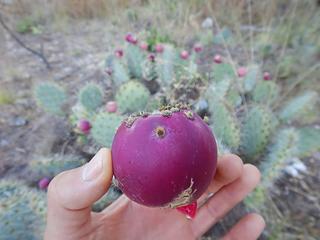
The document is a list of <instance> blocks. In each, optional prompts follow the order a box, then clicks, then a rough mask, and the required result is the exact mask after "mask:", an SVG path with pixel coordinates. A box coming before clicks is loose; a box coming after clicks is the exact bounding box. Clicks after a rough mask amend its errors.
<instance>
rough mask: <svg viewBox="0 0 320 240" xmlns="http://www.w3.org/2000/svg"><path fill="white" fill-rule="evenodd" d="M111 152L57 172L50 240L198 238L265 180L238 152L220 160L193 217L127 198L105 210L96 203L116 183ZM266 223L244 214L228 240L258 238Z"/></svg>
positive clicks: (53, 184)
mask: <svg viewBox="0 0 320 240" xmlns="http://www.w3.org/2000/svg"><path fill="white" fill-rule="evenodd" d="M112 175H113V173H112V161H111V152H110V150H108V149H105V148H104V149H101V150H100V151H99V152H98V153H97V154H96V156H95V157H94V158H93V159H92V160H91V161H90V162H89V163H88V164H85V165H84V166H82V167H79V168H76V169H72V170H69V171H66V172H63V173H61V174H59V175H58V176H56V177H55V178H54V179H53V180H52V181H51V183H50V185H49V188H48V213H47V226H46V231H45V240H57V239H64V240H84V239H90V240H91V239H94V240H106V239H113V240H114V239H121V240H125V239H152V240H157V239H159V240H160V239H165V240H167V239H168V240H171V239H185V240H189V239H190V240H191V239H197V238H200V237H201V235H203V234H204V233H205V232H206V231H207V230H208V229H209V228H210V227H211V226H213V225H214V224H215V223H216V222H217V221H219V220H220V219H221V218H222V217H223V216H224V215H226V214H227V213H228V212H229V211H230V210H231V209H232V208H233V207H234V206H235V205H236V204H238V203H239V202H240V201H241V200H243V199H244V198H245V196H246V195H247V194H248V193H250V192H251V191H252V190H253V189H254V188H255V186H256V185H257V184H258V183H259V179H260V173H259V171H258V170H257V168H256V167H254V166H253V165H250V164H243V163H242V160H241V159H240V158H239V157H238V156H236V155H231V154H228V155H224V156H222V157H220V158H219V160H218V167H217V172H216V175H215V176H214V179H213V180H212V182H211V184H210V186H209V188H208V190H207V192H206V193H205V194H204V195H203V196H202V197H201V198H200V199H199V202H202V201H204V200H205V199H206V198H207V196H208V195H209V194H210V195H211V193H213V194H214V195H213V196H212V197H211V198H210V199H209V200H208V201H207V202H206V203H205V204H204V205H203V206H201V207H200V208H199V209H198V212H197V215H196V217H195V218H194V219H193V220H189V219H187V218H186V217H185V216H184V215H183V214H181V213H179V212H178V211H177V210H175V209H161V208H149V207H144V206H141V205H139V204H137V203H135V202H133V201H131V200H129V199H128V198H127V197H126V196H124V195H123V196H121V197H120V198H119V199H118V200H117V201H115V202H114V203H113V204H111V205H110V206H109V207H107V208H106V209H105V210H103V211H102V212H100V213H93V212H91V205H92V204H93V203H94V202H95V201H97V200H98V199H99V198H100V197H101V196H102V195H103V194H105V193H106V191H107V190H108V188H109V186H110V184H111V181H112ZM264 227H265V223H264V220H263V218H262V217H261V216H259V215H257V214H249V215H247V216H245V217H243V218H242V219H241V220H240V221H239V222H238V223H237V224H236V225H235V226H234V227H233V228H232V229H231V231H230V232H229V233H228V234H227V235H226V236H225V237H224V238H223V239H241V240H243V239H246V240H253V239H257V238H258V236H259V235H260V234H261V232H262V231H263V228H264Z"/></svg>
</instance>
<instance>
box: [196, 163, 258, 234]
mask: <svg viewBox="0 0 320 240" xmlns="http://www.w3.org/2000/svg"><path fill="white" fill-rule="evenodd" d="M259 181H260V172H259V170H258V169H257V168H256V167H255V166H253V165H251V164H245V165H244V167H243V172H242V175H241V177H240V178H239V179H238V180H236V181H234V182H232V183H230V184H229V185H226V186H224V187H222V188H221V189H220V190H219V191H218V192H217V193H216V194H215V195H214V196H213V197H212V198H211V199H210V200H209V201H208V202H207V203H206V204H205V205H204V206H203V207H201V208H200V209H199V212H198V215H197V216H196V218H195V220H194V221H193V222H192V227H193V230H194V232H195V234H196V236H201V235H202V234H204V233H205V232H206V231H207V230H208V229H209V228H210V227H211V226H212V225H213V224H215V223H216V222H217V221H218V220H219V219H220V218H221V217H223V216H224V215H225V214H226V213H227V212H228V211H230V210H231V209H232V208H233V207H234V206H235V205H237V204H238V203H239V202H240V201H241V200H243V199H244V198H245V197H246V196H247V195H248V194H249V193H250V192H251V191H252V190H253V189H254V188H255V187H256V185H257V184H258V183H259Z"/></svg>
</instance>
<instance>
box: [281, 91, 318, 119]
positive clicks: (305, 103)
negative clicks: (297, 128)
mask: <svg viewBox="0 0 320 240" xmlns="http://www.w3.org/2000/svg"><path fill="white" fill-rule="evenodd" d="M318 99H319V95H318V93H316V92H313V91H308V92H305V93H303V94H301V95H299V96H297V97H295V98H293V99H291V100H289V101H288V102H287V104H286V105H285V106H284V107H283V108H282V109H281V111H280V113H279V115H280V119H281V120H283V121H285V122H289V123H290V122H293V121H298V122H300V123H310V122H312V121H313V120H315V118H316V116H317V111H315V110H314V109H315V108H316V105H317V102H318Z"/></svg>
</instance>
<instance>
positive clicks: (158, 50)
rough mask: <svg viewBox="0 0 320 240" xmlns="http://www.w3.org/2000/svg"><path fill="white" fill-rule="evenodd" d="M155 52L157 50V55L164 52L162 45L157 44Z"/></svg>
mask: <svg viewBox="0 0 320 240" xmlns="http://www.w3.org/2000/svg"><path fill="white" fill-rule="evenodd" d="M155 50H156V52H157V53H162V52H163V50H164V46H163V45H162V44H157V45H156V46H155Z"/></svg>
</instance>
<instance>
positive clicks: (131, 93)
mask: <svg viewBox="0 0 320 240" xmlns="http://www.w3.org/2000/svg"><path fill="white" fill-rule="evenodd" d="M149 97H150V92H149V90H148V89H147V88H146V87H145V86H144V85H143V84H142V83H140V82H137V81H129V82H127V83H125V84H123V85H121V86H120V88H119V90H118V91H117V94H116V101H117V103H118V106H119V111H120V112H121V113H133V112H137V111H143V110H144V109H145V107H146V105H147V103H148V101H149Z"/></svg>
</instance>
